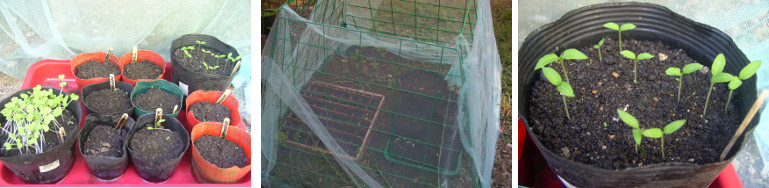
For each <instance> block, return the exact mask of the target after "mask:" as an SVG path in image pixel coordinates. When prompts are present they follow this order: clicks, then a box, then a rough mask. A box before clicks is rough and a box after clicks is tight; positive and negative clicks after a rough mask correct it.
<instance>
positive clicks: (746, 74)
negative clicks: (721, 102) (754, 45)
mask: <svg viewBox="0 0 769 188" xmlns="http://www.w3.org/2000/svg"><path fill="white" fill-rule="evenodd" d="M760 67H761V61H760V60H759V61H753V62H750V64H748V65H745V67H743V68H742V70H741V71H740V75H739V76H736V77H733V78H732V80H730V81H729V98H726V106H724V112H726V108H728V107H729V101H731V99H732V92H734V90H735V89H737V88H738V87H740V85H742V80H747V79H748V78H750V77H751V76H753V75H754V74H756V71H758V68H760Z"/></svg>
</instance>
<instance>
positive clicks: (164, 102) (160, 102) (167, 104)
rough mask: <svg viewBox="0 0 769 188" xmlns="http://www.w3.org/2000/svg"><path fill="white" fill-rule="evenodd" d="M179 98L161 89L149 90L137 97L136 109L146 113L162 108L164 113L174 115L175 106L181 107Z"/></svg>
mask: <svg viewBox="0 0 769 188" xmlns="http://www.w3.org/2000/svg"><path fill="white" fill-rule="evenodd" d="M179 101H180V99H179V97H178V96H176V95H173V94H170V93H168V92H165V91H163V90H162V89H159V88H150V89H147V91H146V92H145V93H142V94H139V95H136V99H135V101H134V102H135V104H136V107H138V108H139V109H142V110H146V111H155V109H157V108H162V109H163V113H168V114H170V113H173V112H172V110H173V109H174V105H179ZM180 107H181V105H180Z"/></svg>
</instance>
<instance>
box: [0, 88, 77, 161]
mask: <svg viewBox="0 0 769 188" xmlns="http://www.w3.org/2000/svg"><path fill="white" fill-rule="evenodd" d="M59 79H61V80H62V82H63V79H64V75H59ZM59 86H62V87H63V86H66V82H63V84H62V83H59ZM78 99H79V96H78V95H75V94H70V95H64V94H62V93H61V92H59V94H56V93H54V92H53V89H42V86H40V85H37V86H35V87H34V88H32V91H31V92H29V91H28V92H24V93H21V94H19V96H14V97H12V98H11V99H10V101H9V102H7V103H5V105H4V106H3V109H2V110H1V111H0V114H2V115H3V116H4V117H5V119H6V120H7V121H6V122H4V123H3V125H2V130H3V132H4V133H5V134H6V135H7V137H5V138H4V139H5V140H4V142H3V147H2V148H0V149H4V150H18V151H19V153H21V154H22V155H25V154H30V153H42V152H43V151H45V148H44V147H45V146H46V144H45V143H46V141H45V138H44V136H43V134H44V133H45V132H48V131H53V132H55V133H56V134H59V135H62V134H63V132H61V130H63V129H62V127H63V125H61V124H60V123H59V122H58V121H56V118H57V117H60V116H61V115H62V113H64V110H65V109H66V107H67V106H68V105H69V103H71V102H73V101H77V100H78ZM71 123H72V122H71V121H69V122H68V124H71Z"/></svg>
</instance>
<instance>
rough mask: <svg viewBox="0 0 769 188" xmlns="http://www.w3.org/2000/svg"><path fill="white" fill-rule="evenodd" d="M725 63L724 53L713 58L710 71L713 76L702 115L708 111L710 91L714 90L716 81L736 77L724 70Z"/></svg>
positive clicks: (726, 80) (727, 80)
mask: <svg viewBox="0 0 769 188" xmlns="http://www.w3.org/2000/svg"><path fill="white" fill-rule="evenodd" d="M725 65H726V59H724V54H718V55H717V56H716V58H715V59H713V65H711V66H710V67H711V68H710V73H712V75H713V77H711V78H710V87H709V88H708V97H707V98H705V109H704V110H703V111H702V115H705V113H707V112H708V102H710V93H711V92H712V91H713V85H715V84H716V83H724V82H729V81H731V80H732V77H734V76H732V75H731V74H729V73H725V72H724V66H725Z"/></svg>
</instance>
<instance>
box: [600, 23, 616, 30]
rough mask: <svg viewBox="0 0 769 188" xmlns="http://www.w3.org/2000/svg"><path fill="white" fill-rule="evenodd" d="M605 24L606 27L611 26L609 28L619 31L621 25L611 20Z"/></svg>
mask: <svg viewBox="0 0 769 188" xmlns="http://www.w3.org/2000/svg"><path fill="white" fill-rule="evenodd" d="M603 26H604V27H606V28H609V29H613V30H617V31H619V25H617V24H616V23H614V22H609V23H606V24H603Z"/></svg>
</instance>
